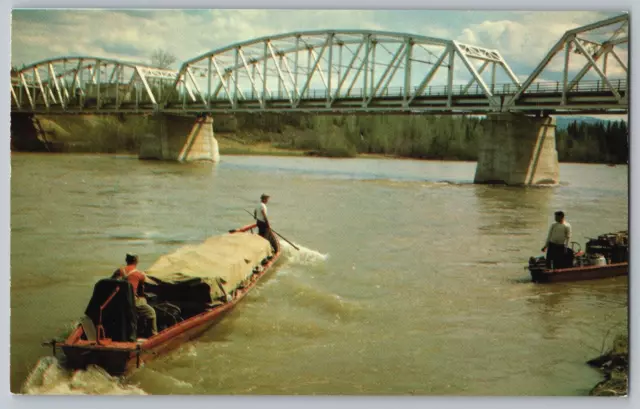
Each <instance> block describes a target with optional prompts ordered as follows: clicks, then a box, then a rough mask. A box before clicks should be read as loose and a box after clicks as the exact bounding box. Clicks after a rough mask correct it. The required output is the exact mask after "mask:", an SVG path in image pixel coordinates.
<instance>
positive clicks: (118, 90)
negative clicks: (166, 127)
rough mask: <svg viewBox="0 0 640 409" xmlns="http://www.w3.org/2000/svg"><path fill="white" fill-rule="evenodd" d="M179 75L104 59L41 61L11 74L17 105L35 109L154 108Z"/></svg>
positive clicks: (77, 58)
mask: <svg viewBox="0 0 640 409" xmlns="http://www.w3.org/2000/svg"><path fill="white" fill-rule="evenodd" d="M176 74H177V72H176V71H172V70H163V69H158V68H153V67H150V66H146V65H142V64H136V63H128V62H122V61H118V60H112V59H105V58H99V57H61V58H55V59H50V60H45V61H40V62H37V63H34V64H31V65H29V66H26V67H23V68H22V69H21V70H19V71H17V72H12V73H11V98H12V108H14V110H19V111H20V110H26V111H32V112H43V111H44V112H59V111H62V112H83V111H90V112H99V111H107V112H108V111H132V110H133V111H140V110H142V111H144V110H146V111H148V110H153V109H154V108H155V107H157V105H158V103H159V102H160V101H162V98H163V92H164V93H165V94H166V93H167V92H168V91H169V87H170V86H171V84H172V83H173V81H174V80H175V78H176Z"/></svg>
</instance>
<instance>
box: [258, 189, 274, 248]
mask: <svg viewBox="0 0 640 409" xmlns="http://www.w3.org/2000/svg"><path fill="white" fill-rule="evenodd" d="M269 197H270V196H269V195H267V194H265V193H263V194H262V196H260V204H259V205H258V206H257V207H256V209H255V210H254V211H253V217H255V219H256V222H257V224H258V234H259V235H260V236H262V237H264V238H265V239H267V240H269V242H270V243H271V247H272V248H273V251H274V252H277V251H278V248H279V243H278V240H277V239H276V237H275V236H274V235H273V231H272V230H271V224H270V223H269V218H268V217H267V203H268V202H269Z"/></svg>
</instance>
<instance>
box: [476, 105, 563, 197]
mask: <svg viewBox="0 0 640 409" xmlns="http://www.w3.org/2000/svg"><path fill="white" fill-rule="evenodd" d="M488 124H489V129H488V132H485V133H484V135H485V136H484V137H483V139H482V140H480V141H479V146H478V148H479V149H478V165H477V167H476V175H475V178H474V183H504V184H507V185H519V186H529V185H543V184H557V183H558V181H559V176H560V169H559V166H558V151H557V150H556V120H555V118H552V117H531V116H526V115H516V114H510V113H500V114H490V115H488Z"/></svg>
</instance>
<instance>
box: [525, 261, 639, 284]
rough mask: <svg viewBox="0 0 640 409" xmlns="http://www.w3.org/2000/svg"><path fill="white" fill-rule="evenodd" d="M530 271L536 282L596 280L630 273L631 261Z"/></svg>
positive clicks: (531, 269) (532, 278)
mask: <svg viewBox="0 0 640 409" xmlns="http://www.w3.org/2000/svg"><path fill="white" fill-rule="evenodd" d="M529 271H530V273H531V281H533V282H534V283H556V282H563V281H580V280H595V279H600V278H609V277H618V276H626V275H629V263H626V262H625V263H615V264H607V265H603V266H583V267H571V268H560V269H555V270H551V269H537V268H530V269H529Z"/></svg>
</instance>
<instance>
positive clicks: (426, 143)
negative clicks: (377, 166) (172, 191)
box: [214, 114, 629, 163]
mask: <svg viewBox="0 0 640 409" xmlns="http://www.w3.org/2000/svg"><path fill="white" fill-rule="evenodd" d="M487 121H488V119H486V118H482V117H465V116H447V115H443V116H438V115H404V116H398V115H342V116H329V115H312V114H238V115H235V116H227V117H216V119H215V121H214V124H215V125H214V126H215V129H216V131H218V132H233V133H236V134H237V135H238V136H239V137H240V138H241V139H244V140H246V141H247V142H270V143H272V144H273V145H274V146H277V147H280V148H289V149H303V150H308V151H311V152H315V153H316V154H318V155H322V156H330V157H353V156H355V155H357V154H361V153H372V154H384V155H392V156H399V157H408V158H416V159H442V160H470V161H473V160H477V157H478V156H477V155H478V144H479V141H480V139H481V138H482V137H484V136H485V133H487V132H488V130H489V129H490V127H489V126H486V125H487ZM487 136H490V135H487ZM556 146H557V150H558V159H559V160H560V161H561V162H588V163H589V162H597V163H627V162H628V159H629V142H628V128H627V124H626V122H624V121H610V122H604V121H602V122H597V123H586V122H578V121H574V122H572V123H570V124H569V126H568V128H567V129H557V130H556Z"/></svg>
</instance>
